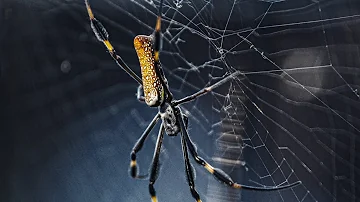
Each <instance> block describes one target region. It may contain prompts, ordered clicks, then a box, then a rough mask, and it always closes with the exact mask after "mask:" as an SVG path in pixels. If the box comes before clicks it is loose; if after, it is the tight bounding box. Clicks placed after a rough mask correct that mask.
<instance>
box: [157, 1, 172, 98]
mask: <svg viewBox="0 0 360 202" xmlns="http://www.w3.org/2000/svg"><path fill="white" fill-rule="evenodd" d="M162 8H163V0H161V1H160V8H159V13H158V17H157V19H156V25H155V31H154V33H153V36H154V45H153V46H154V60H155V71H156V74H157V75H159V79H160V82H161V84H162V86H163V87H164V90H165V93H166V95H167V96H168V97H167V99H168V100H172V99H173V95H172V93H171V92H170V90H169V86H168V84H167V81H166V78H165V75H164V72H163V71H162V69H161V64H160V57H159V56H160V49H161V44H162V37H161V18H162Z"/></svg>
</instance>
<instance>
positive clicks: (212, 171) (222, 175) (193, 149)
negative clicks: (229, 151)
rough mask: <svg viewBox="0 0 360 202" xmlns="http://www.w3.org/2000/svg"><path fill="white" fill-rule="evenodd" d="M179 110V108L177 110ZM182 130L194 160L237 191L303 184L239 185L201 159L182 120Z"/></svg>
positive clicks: (277, 188) (282, 187)
mask: <svg viewBox="0 0 360 202" xmlns="http://www.w3.org/2000/svg"><path fill="white" fill-rule="evenodd" d="M177 109H179V108H177ZM180 113H181V112H180ZM179 123H180V129H181V132H182V134H184V138H185V141H186V143H187V145H188V147H189V151H190V153H191V155H192V156H193V158H194V160H195V161H196V162H197V163H198V164H200V165H202V166H203V167H204V168H205V169H206V170H207V171H208V172H209V173H211V174H212V175H214V177H215V178H216V179H218V180H219V181H220V182H222V183H224V184H226V185H228V186H230V187H233V188H236V189H250V190H269V191H270V190H280V189H286V188H290V187H293V186H296V185H299V184H301V181H297V182H294V183H292V184H288V185H283V186H274V187H269V186H264V187H254V186H249V185H241V184H238V183H236V182H234V181H233V180H232V179H231V177H230V176H229V175H227V174H226V173H225V172H224V171H222V170H221V169H219V168H214V167H213V166H211V165H210V164H209V163H207V162H206V161H205V160H204V159H203V158H201V157H200V156H199V155H198V153H197V151H196V147H195V145H194V143H193V142H192V141H191V139H190V137H189V135H188V133H187V131H186V128H185V124H184V122H183V121H182V120H181V121H180V122H179Z"/></svg>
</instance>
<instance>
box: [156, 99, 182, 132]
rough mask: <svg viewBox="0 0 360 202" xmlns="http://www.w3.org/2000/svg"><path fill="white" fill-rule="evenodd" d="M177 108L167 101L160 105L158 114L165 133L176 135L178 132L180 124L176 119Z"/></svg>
mask: <svg viewBox="0 0 360 202" xmlns="http://www.w3.org/2000/svg"><path fill="white" fill-rule="evenodd" d="M176 113H177V110H176V109H175V108H174V107H172V106H171V105H170V104H168V103H164V104H163V105H162V106H161V107H160V116H161V119H162V122H163V125H164V128H165V132H166V134H168V135H169V136H176V135H177V134H178V133H179V132H180V126H179V123H178V121H177V119H176Z"/></svg>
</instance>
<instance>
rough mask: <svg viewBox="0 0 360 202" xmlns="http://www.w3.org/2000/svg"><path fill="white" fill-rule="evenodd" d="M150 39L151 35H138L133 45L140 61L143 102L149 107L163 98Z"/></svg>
mask: <svg viewBox="0 0 360 202" xmlns="http://www.w3.org/2000/svg"><path fill="white" fill-rule="evenodd" d="M152 40H153V39H152V37H151V36H144V35H138V36H136V37H135V39H134V47H135V50H136V53H137V55H138V58H139V62H140V67H141V75H142V83H143V90H144V97H145V102H146V104H147V105H148V106H150V107H157V106H159V105H160V104H161V103H162V102H163V100H164V88H163V86H162V85H161V82H160V78H159V77H160V75H158V74H157V73H156V70H155V65H156V63H155V58H154V50H153V48H152Z"/></svg>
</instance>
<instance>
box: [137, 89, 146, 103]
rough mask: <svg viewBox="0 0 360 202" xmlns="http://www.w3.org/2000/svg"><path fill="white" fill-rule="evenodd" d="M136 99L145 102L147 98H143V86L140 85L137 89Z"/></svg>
mask: <svg viewBox="0 0 360 202" xmlns="http://www.w3.org/2000/svg"><path fill="white" fill-rule="evenodd" d="M136 98H137V99H138V100H139V101H140V102H145V97H144V96H143V91H142V85H139V87H138V88H137V92H136Z"/></svg>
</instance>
